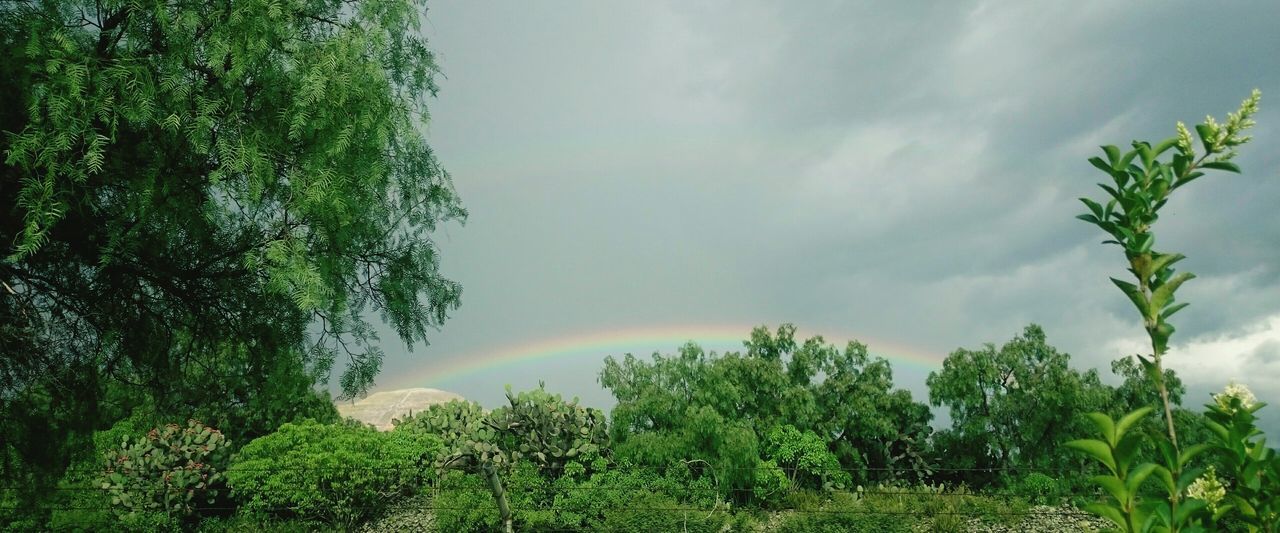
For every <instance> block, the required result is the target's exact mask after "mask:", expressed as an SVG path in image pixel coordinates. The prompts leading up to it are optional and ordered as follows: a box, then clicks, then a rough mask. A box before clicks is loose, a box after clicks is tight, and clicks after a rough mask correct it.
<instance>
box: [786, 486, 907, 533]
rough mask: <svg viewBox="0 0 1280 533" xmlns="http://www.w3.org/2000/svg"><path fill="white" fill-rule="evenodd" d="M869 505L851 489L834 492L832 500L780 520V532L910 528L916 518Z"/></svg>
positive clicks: (837, 532)
mask: <svg viewBox="0 0 1280 533" xmlns="http://www.w3.org/2000/svg"><path fill="white" fill-rule="evenodd" d="M876 511H883V510H882V509H875V508H870V507H869V506H868V505H867V503H866V502H864V501H862V499H860V498H858V497H857V496H856V495H854V494H850V493H835V494H832V499H831V501H829V502H827V503H826V504H824V505H822V506H821V507H819V508H817V509H801V510H797V511H795V512H792V513H789V514H787V515H785V516H784V517H783V518H782V520H780V521H779V522H778V527H777V529H776V531H778V533H845V532H848V531H877V532H885V533H894V532H904V533H905V532H909V531H911V529H912V528H911V526H912V524H913V523H914V522H915V520H914V518H913V517H912V516H910V515H905V514H899V513H896V512H895V513H894V514H885V513H883V512H876Z"/></svg>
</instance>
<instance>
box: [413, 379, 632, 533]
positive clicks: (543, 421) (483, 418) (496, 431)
mask: <svg viewBox="0 0 1280 533" xmlns="http://www.w3.org/2000/svg"><path fill="white" fill-rule="evenodd" d="M507 402H508V404H509V405H506V406H503V407H501V408H498V409H495V410H493V411H492V412H489V413H485V412H484V410H483V409H482V408H481V407H480V405H479V404H477V403H475V402H467V401H460V400H454V401H451V402H449V403H444V404H437V405H432V406H431V407H430V408H428V409H427V410H426V411H423V412H420V413H417V414H416V415H410V416H409V417H407V418H406V419H405V420H403V421H401V420H397V421H395V424H396V426H397V429H399V428H401V427H404V428H412V429H413V430H420V431H425V432H428V433H432V434H436V435H439V436H440V437H442V438H443V439H444V441H445V451H444V452H443V453H442V454H441V455H440V457H439V458H438V459H437V460H436V467H437V468H439V469H441V470H450V469H454V470H472V469H474V470H478V471H479V472H480V473H481V474H483V475H484V477H485V480H486V481H487V482H488V483H489V489H490V491H491V492H493V497H494V501H495V503H496V504H497V505H498V512H499V514H500V515H501V517H502V523H503V528H504V530H505V531H512V530H513V522H512V513H511V506H510V503H509V502H508V501H507V493H506V489H505V487H504V486H503V483H502V477H501V475H502V473H504V472H505V471H507V470H508V469H509V468H510V467H511V465H513V464H514V463H515V462H516V461H519V460H521V459H529V460H532V461H534V462H535V463H537V464H538V465H539V466H540V467H542V468H543V469H544V470H547V471H551V472H561V471H563V470H564V468H565V466H566V465H567V464H569V463H577V464H581V465H585V464H591V463H592V462H593V460H594V459H597V458H601V457H602V456H604V455H606V454H607V453H608V442H609V437H608V432H607V430H606V427H605V415H604V413H603V412H601V411H599V410H597V409H592V408H590V407H582V406H581V405H579V404H578V400H577V398H574V399H573V400H572V401H568V402H566V401H564V399H563V398H561V396H560V395H559V394H550V393H548V392H547V391H546V389H545V387H544V386H543V385H542V384H539V385H538V388H537V389H536V390H533V391H528V392H521V393H519V394H513V393H512V392H511V387H507Z"/></svg>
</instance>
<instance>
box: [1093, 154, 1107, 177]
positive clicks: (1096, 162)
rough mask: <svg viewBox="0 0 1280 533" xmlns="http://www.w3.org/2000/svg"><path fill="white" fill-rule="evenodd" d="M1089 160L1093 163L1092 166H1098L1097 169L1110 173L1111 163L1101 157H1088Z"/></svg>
mask: <svg viewBox="0 0 1280 533" xmlns="http://www.w3.org/2000/svg"><path fill="white" fill-rule="evenodd" d="M1089 162H1090V163H1093V166H1095V167H1098V170H1101V171H1103V172H1106V173H1107V174H1111V172H1112V168H1111V164H1110V163H1107V162H1106V161H1103V160H1102V158H1101V157H1090V158H1089Z"/></svg>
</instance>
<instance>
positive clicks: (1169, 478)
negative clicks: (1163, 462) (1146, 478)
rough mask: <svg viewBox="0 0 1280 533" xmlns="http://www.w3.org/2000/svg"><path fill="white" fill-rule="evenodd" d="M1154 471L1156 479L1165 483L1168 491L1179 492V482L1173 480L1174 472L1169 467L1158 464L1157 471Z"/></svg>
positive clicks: (1170, 492) (1171, 492)
mask: <svg viewBox="0 0 1280 533" xmlns="http://www.w3.org/2000/svg"><path fill="white" fill-rule="evenodd" d="M1153 473H1154V474H1155V476H1156V479H1158V480H1159V481H1160V483H1161V484H1162V485H1164V488H1165V491H1166V492H1168V493H1169V494H1177V493H1178V492H1179V489H1178V486H1177V484H1175V483H1174V481H1173V472H1170V471H1169V469H1168V468H1165V467H1163V466H1160V465H1156V469H1155V472H1153Z"/></svg>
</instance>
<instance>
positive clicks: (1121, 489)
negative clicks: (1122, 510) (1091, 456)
mask: <svg viewBox="0 0 1280 533" xmlns="http://www.w3.org/2000/svg"><path fill="white" fill-rule="evenodd" d="M1089 480H1090V481H1093V482H1094V483H1097V484H1098V485H1101V486H1102V488H1103V489H1104V490H1106V491H1107V494H1110V495H1111V497H1112V498H1115V500H1116V501H1117V502H1119V503H1120V505H1121V506H1122V507H1127V506H1128V505H1129V500H1130V499H1131V497H1132V496H1131V494H1132V493H1130V492H1129V491H1128V489H1126V488H1125V484H1124V481H1121V480H1120V478H1118V477H1116V476H1093V477H1091V478H1089Z"/></svg>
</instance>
